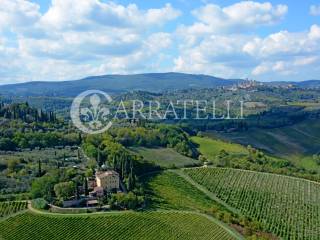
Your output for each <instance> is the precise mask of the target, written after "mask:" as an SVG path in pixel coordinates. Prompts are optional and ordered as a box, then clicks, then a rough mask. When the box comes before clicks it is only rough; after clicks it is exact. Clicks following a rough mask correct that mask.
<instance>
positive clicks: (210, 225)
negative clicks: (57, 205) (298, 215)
mask: <svg viewBox="0 0 320 240" xmlns="http://www.w3.org/2000/svg"><path fill="white" fill-rule="evenodd" d="M0 239H4V240H11V239H12V240H16V239H19V240H26V239H37V240H42V239H43V240H55V239H56V240H61V239H64V240H73V239H75V240H76V239H77V240H78V239H82V240H86V239H88V240H89V239H108V240H113V239H126V240H128V239H139V240H143V239H148V240H152V239H155V240H161V239H163V240H167V239H183V240H187V239H197V240H199V239H212V240H215V239H216V240H221V239H225V240H228V239H230V240H231V239H236V238H235V237H234V236H233V234H232V233H230V232H228V231H227V230H225V229H224V228H223V227H221V226H220V225H218V224H216V223H215V222H214V221H212V220H211V219H209V218H207V217H204V216H202V215H199V214H193V213H186V212H182V213H178V212H147V213H122V214H121V213H119V214H104V215H95V216H88V215H86V216H58V215H48V214H34V213H30V212H28V213H24V214H20V215H17V216H15V217H12V218H9V219H8V220H6V221H3V222H0Z"/></svg>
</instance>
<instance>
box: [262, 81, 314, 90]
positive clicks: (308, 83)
mask: <svg viewBox="0 0 320 240" xmlns="http://www.w3.org/2000/svg"><path fill="white" fill-rule="evenodd" d="M264 84H266V85H269V86H288V85H293V86H296V87H300V88H320V80H306V81H301V82H293V81H289V82H287V81H275V82H267V83H264Z"/></svg>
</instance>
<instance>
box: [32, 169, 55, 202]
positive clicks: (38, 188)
mask: <svg viewBox="0 0 320 240" xmlns="http://www.w3.org/2000/svg"><path fill="white" fill-rule="evenodd" d="M56 183H57V179H56V178H55V176H52V175H51V176H50V175H44V176H42V177H40V178H37V179H35V180H34V181H33V182H32V185H31V196H32V198H41V197H42V198H44V199H45V200H47V201H49V202H51V201H52V200H53V196H54V192H53V187H54V184H56Z"/></svg>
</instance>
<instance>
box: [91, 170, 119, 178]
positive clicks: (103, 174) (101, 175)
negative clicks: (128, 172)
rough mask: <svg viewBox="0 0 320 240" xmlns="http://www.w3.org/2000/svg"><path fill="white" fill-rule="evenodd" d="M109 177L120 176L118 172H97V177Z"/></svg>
mask: <svg viewBox="0 0 320 240" xmlns="http://www.w3.org/2000/svg"><path fill="white" fill-rule="evenodd" d="M109 175H117V176H119V174H118V173H117V172H116V171H105V172H97V173H96V177H98V178H102V177H106V176H109Z"/></svg>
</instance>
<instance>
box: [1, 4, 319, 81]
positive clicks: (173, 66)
mask: <svg viewBox="0 0 320 240" xmlns="http://www.w3.org/2000/svg"><path fill="white" fill-rule="evenodd" d="M0 57H1V59H2V62H1V63H0V84H6V83H15V82H25V81H35V80H42V81H51V80H70V79H78V78H82V77H86V76H89V75H102V74H115V73H117V74H118V73H120V74H131V73H141V72H168V71H177V72H187V73H197V74H199V73H200V74H209V75H214V76H218V77H224V78H251V79H256V80H260V81H278V80H286V81H287V80H295V81H300V80H307V79H320V64H319V63H320V2H319V1H314V0H306V1H293V0H291V1H288V0H283V1H220V0H217V1H214V0H211V1H210V0H202V1H196V0H194V1H187V0H175V1H169V0H165V1H164V0H158V1H142V0H139V1H130V0H123V1H120V0H115V1H106V0H52V1H51V0H29V1H27V0H1V5H0Z"/></svg>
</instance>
